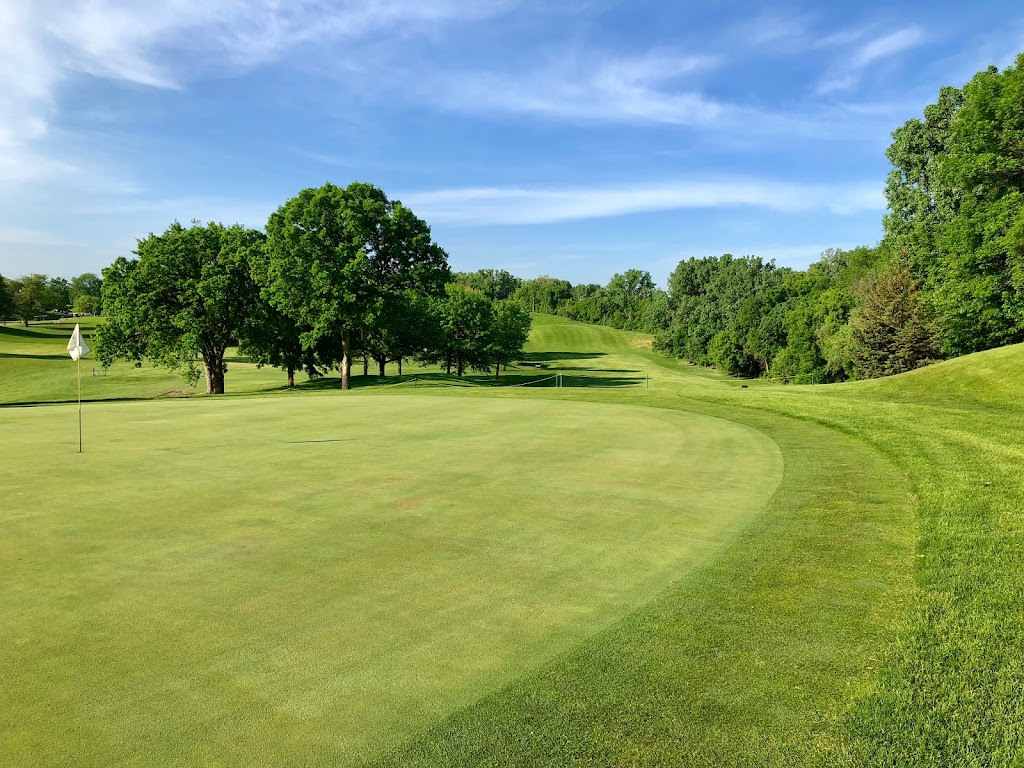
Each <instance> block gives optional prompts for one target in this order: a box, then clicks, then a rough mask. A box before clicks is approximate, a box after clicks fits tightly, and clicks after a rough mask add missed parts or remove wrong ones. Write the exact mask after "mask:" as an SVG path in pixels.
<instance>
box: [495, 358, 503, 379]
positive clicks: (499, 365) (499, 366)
mask: <svg viewBox="0 0 1024 768" xmlns="http://www.w3.org/2000/svg"><path fill="white" fill-rule="evenodd" d="M500 373H501V360H499V361H498V362H497V363H496V364H495V366H494V378H498V376H499V374H500Z"/></svg>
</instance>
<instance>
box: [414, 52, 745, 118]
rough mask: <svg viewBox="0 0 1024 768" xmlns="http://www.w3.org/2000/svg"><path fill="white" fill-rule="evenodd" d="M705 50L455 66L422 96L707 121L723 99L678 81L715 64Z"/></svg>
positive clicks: (553, 111) (519, 108) (506, 108)
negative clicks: (481, 67) (529, 66)
mask: <svg viewBox="0 0 1024 768" xmlns="http://www.w3.org/2000/svg"><path fill="white" fill-rule="evenodd" d="M715 63H716V60H715V59H714V58H713V57H709V56H688V55H678V54H671V53H662V52H654V53H650V54H648V55H645V56H637V57H619V58H602V59H598V58H596V57H594V56H581V57H561V58H559V59H557V60H553V61H549V62H547V63H546V64H545V65H542V66H540V67H537V68H535V69H534V70H532V71H528V72H526V73H520V72H516V73H500V74H499V73H494V72H490V73H487V72H482V73H478V72H458V73H447V74H445V75H443V76H442V79H443V83H431V84H429V85H428V87H427V88H426V89H425V92H424V97H425V98H427V99H429V100H430V101H432V102H433V103H435V104H440V105H441V106H444V107H446V108H448V109H451V110H455V111H460V112H470V113H480V112H483V113H491V112H503V113H524V114H536V115H542V116H546V117H555V118H561V119H570V120H613V121H620V122H638V123H665V124H676V125H694V124H706V123H709V122H711V121H713V120H715V119H716V118H718V117H720V116H721V115H722V113H723V111H724V110H725V107H723V105H721V104H718V103H716V102H714V101H712V100H709V99H707V98H706V97H704V96H703V95H701V94H700V93H699V92H698V91H697V90H696V89H694V88H693V87H689V86H686V85H684V84H683V83H682V82H681V81H683V80H685V79H686V78H688V77H689V76H691V75H693V74H695V73H697V72H699V71H700V70H704V69H707V68H709V67H712V66H714V65H715Z"/></svg>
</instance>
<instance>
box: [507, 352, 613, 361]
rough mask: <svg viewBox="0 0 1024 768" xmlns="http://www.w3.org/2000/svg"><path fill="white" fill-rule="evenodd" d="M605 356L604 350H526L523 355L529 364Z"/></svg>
mask: <svg viewBox="0 0 1024 768" xmlns="http://www.w3.org/2000/svg"><path fill="white" fill-rule="evenodd" d="M604 356H605V353H604V352H526V353H525V354H524V355H523V362H524V363H526V364H529V363H551V362H556V361H558V360H593V359H595V358H598V357H604Z"/></svg>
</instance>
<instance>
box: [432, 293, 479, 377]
mask: <svg viewBox="0 0 1024 768" xmlns="http://www.w3.org/2000/svg"><path fill="white" fill-rule="evenodd" d="M444 288H445V295H444V296H443V297H442V298H440V299H438V300H437V301H436V302H435V303H434V309H433V315H434V317H435V324H436V328H437V331H436V336H435V339H434V343H433V345H432V346H433V349H430V350H428V351H427V352H426V354H425V359H427V360H430V361H431V362H438V363H442V364H443V365H444V366H445V371H446V372H447V373H451V372H452V369H453V368H454V369H455V372H456V373H457V374H458V375H459V376H462V375H463V374H464V373H465V372H466V370H467V369H471V370H474V371H480V372H487V371H490V369H491V365H490V364H491V362H492V356H491V344H492V340H493V337H492V329H493V327H494V308H493V307H492V305H491V302H490V300H489V299H488V298H487V297H486V296H484V295H483V294H482V293H480V292H479V291H474V290H473V289H472V288H467V287H466V286H464V285H460V284H458V283H449V284H448V285H446V286H445V287H444Z"/></svg>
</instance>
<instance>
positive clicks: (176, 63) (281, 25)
mask: <svg viewBox="0 0 1024 768" xmlns="http://www.w3.org/2000/svg"><path fill="white" fill-rule="evenodd" d="M513 4H514V0H481V1H480V2H474V3H473V4H472V5H471V6H467V4H466V3H463V2H460V1H459V0H375V2H363V1H362V0H291V1H290V2H287V3H282V2H280V0H255V1H247V0H168V1H167V2H164V3H157V4H153V3H139V2H136V1H135V0H7V1H6V2H2V3H0V36H2V39H3V40H4V45H3V47H2V48H0V182H2V181H24V180H28V179H32V178H39V177H45V176H50V175H54V174H55V173H57V172H62V171H66V170H68V166H67V164H63V163H60V162H57V161H54V160H47V159H46V158H43V157H41V156H40V155H39V153H38V152H37V151H36V150H35V149H34V148H35V147H36V146H37V145H38V144H39V142H41V141H42V140H43V139H44V138H45V137H46V136H47V134H48V131H49V126H50V123H51V122H52V119H53V117H54V115H55V113H56V110H57V107H58V105H57V104H56V101H55V94H56V92H57V89H58V87H59V85H60V84H61V83H62V82H64V81H65V80H66V79H68V78H69V77H71V76H72V75H73V74H74V73H85V74H88V75H92V76H95V77H99V78H105V79H113V80H121V81H125V82H130V83H134V84H137V85H141V86H145V87H150V88H161V89H176V88H182V87H183V86H184V85H186V84H187V83H188V82H189V81H190V80H191V79H193V78H195V77H199V76H202V75H205V74H208V73H210V72H216V73H218V74H220V73H223V72H225V71H229V72H230V71H236V72H238V71H245V70H247V69H251V68H253V67H258V66H260V65H263V64H266V63H269V62H272V61H274V60H276V59H278V58H280V57H282V56H284V55H285V54H286V53H288V52H289V51H291V50H294V49H296V48H298V47H300V46H307V45H311V44H318V43H325V42H328V41H338V40H346V41H354V40H363V39H366V38H368V37H370V36H373V35H374V34H377V33H379V32H380V31H381V30H388V32H389V34H390V35H392V36H396V35H397V36H401V35H402V34H413V33H414V32H416V31H419V30H421V29H422V28H423V27H424V26H430V25H433V24H440V23H444V22H463V21H466V20H472V19H478V18H484V17H488V16H492V15H494V14H497V13H500V12H502V11H504V10H506V9H507V8H509V7H510V6H511V5H513Z"/></svg>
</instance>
